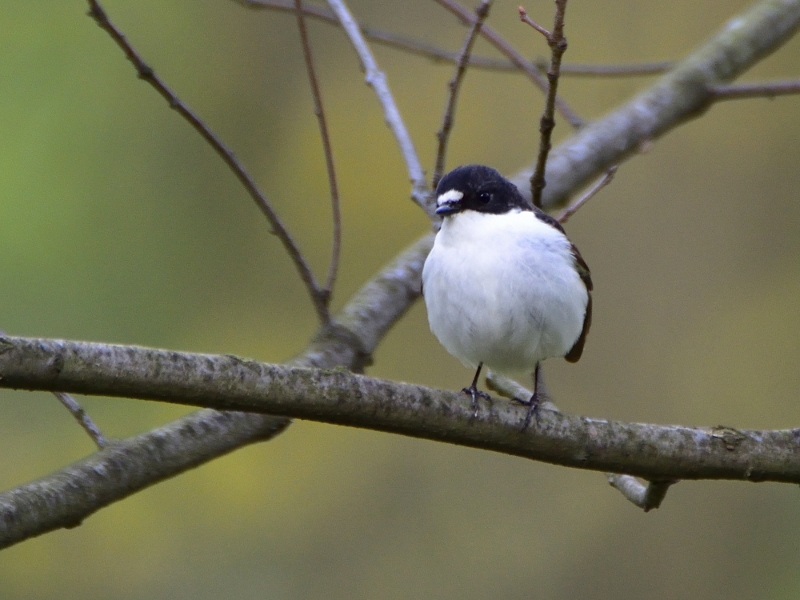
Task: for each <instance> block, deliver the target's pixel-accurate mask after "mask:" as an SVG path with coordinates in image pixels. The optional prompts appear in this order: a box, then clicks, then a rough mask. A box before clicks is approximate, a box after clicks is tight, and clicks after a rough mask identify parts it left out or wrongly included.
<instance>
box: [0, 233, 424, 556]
mask: <svg viewBox="0 0 800 600" xmlns="http://www.w3.org/2000/svg"><path fill="white" fill-rule="evenodd" d="M432 243H433V236H432V235H426V236H424V237H423V238H421V239H420V240H419V241H418V242H416V243H415V244H414V245H412V246H411V247H410V248H409V249H408V250H406V251H405V252H403V253H402V254H401V255H400V256H399V257H398V258H397V259H396V260H395V261H394V262H392V263H391V264H389V265H388V266H387V267H386V268H385V269H384V270H383V271H381V272H380V273H378V274H377V275H376V276H375V277H374V278H373V279H372V280H370V281H369V282H368V283H367V284H366V285H365V286H364V287H362V288H361V290H360V291H359V292H358V293H357V294H356V295H355V296H354V297H353V298H352V299H351V301H350V302H349V303H348V305H347V306H346V307H345V308H344V310H343V311H342V312H341V313H340V314H339V315H337V319H336V325H333V326H329V327H325V328H323V329H322V330H321V332H320V333H319V334H318V335H317V337H316V339H315V340H314V341H313V342H312V343H311V344H310V345H309V347H308V348H307V349H306V350H305V352H304V353H303V354H302V355H301V356H299V357H298V358H296V359H295V360H294V361H292V362H293V364H295V365H300V366H314V367H323V368H325V367H327V368H332V367H336V366H345V367H347V368H350V369H353V370H361V369H363V367H364V365H365V364H368V363H369V361H370V355H371V353H372V352H373V351H374V350H375V347H376V346H377V344H378V342H379V341H380V340H381V339H382V338H383V336H384V335H385V334H386V332H387V331H388V330H389V328H390V327H391V326H392V325H394V323H395V322H396V321H397V320H398V319H399V318H400V317H401V316H403V314H404V313H405V311H406V310H407V309H408V307H409V306H410V305H411V304H412V303H413V301H414V300H415V299H416V298H417V297H419V289H420V273H421V272H422V264H423V263H424V261H425V257H426V256H427V254H428V252H429V251H430V248H431V244H432ZM0 336H1V334H0ZM2 376H3V375H2V369H0V383H2ZM289 423H290V420H289V419H287V418H285V417H272V416H264V415H257V414H244V413H219V412H217V411H214V410H201V411H197V412H195V413H192V414H190V415H187V416H185V417H182V418H180V419H177V420H175V421H173V422H172V423H169V424H168V425H166V426H164V427H160V428H158V429H155V430H153V431H150V432H148V433H146V434H143V435H140V436H136V437H133V438H128V439H125V440H121V441H115V442H114V443H112V444H111V445H110V446H109V447H108V448H106V449H104V450H103V451H101V452H97V453H95V454H93V455H91V456H89V457H88V458H86V459H83V460H81V461H78V462H77V463H75V464H73V465H71V466H68V467H65V468H64V469H61V470H59V471H56V472H55V473H51V474H50V475H47V476H45V477H42V478H40V479H38V480H36V481H33V482H31V483H28V484H25V485H22V486H19V487H18V488H16V489H14V490H10V491H8V492H4V493H2V494H0V548H3V547H6V546H10V545H12V544H15V543H17V542H20V541H22V540H25V539H27V538H30V537H33V536H36V535H40V534H42V533H46V532H48V531H52V530H53V529H58V528H60V527H71V526H75V525H77V524H79V523H80V521H81V520H83V519H85V518H86V517H88V516H90V515H91V514H92V513H94V512H96V511H98V510H100V509H101V508H103V507H104V506H107V505H109V504H111V503H112V502H115V501H117V500H121V499H123V498H125V497H127V496H130V495H131V494H133V493H135V492H137V491H139V490H141V489H143V488H145V487H148V486H150V485H152V484H154V483H157V482H159V481H162V480H164V479H167V478H169V477H173V476H175V475H177V474H179V473H182V472H184V471H186V470H188V469H191V468H193V467H196V466H198V465H200V464H202V463H204V462H208V461H210V460H212V459H214V458H217V457H219V456H222V455H223V454H226V453H228V452H231V451H232V450H235V449H236V448H240V447H242V446H246V445H248V444H252V443H254V442H259V441H263V440H266V439H270V438H272V437H273V436H274V435H275V434H277V433H280V432H281V431H283V429H284V428H285V427H286V426H287V425H288V424H289ZM106 474H108V476H107V475H106Z"/></svg>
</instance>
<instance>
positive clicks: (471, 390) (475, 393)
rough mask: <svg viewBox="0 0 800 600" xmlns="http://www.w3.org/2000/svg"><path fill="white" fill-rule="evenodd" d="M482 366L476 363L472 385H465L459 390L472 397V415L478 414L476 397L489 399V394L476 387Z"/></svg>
mask: <svg viewBox="0 0 800 600" xmlns="http://www.w3.org/2000/svg"><path fill="white" fill-rule="evenodd" d="M482 368H483V363H480V364H478V369H477V370H476V371H475V377H473V378H472V385H471V386H469V387H465V388H464V389H462V390H461V393H462V394H469V395H470V396H471V397H472V413H473V414H472V416H473V417H477V416H478V398H483V399H484V400H490V397H489V394H487V393H486V392H482V391H480V390H479V389H478V378H479V377H480V376H481V369H482Z"/></svg>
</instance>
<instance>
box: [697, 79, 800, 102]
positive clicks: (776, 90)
mask: <svg viewBox="0 0 800 600" xmlns="http://www.w3.org/2000/svg"><path fill="white" fill-rule="evenodd" d="M710 91H711V93H712V94H713V98H712V99H713V100H714V101H715V102H719V101H720V100H741V99H743V98H774V97H775V96H788V95H790V94H800V79H791V80H789V81H772V82H769V83H737V84H731V85H715V86H712V87H711V88H710Z"/></svg>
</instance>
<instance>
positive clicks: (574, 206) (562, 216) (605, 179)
mask: <svg viewBox="0 0 800 600" xmlns="http://www.w3.org/2000/svg"><path fill="white" fill-rule="evenodd" d="M617 168H618V167H617V165H614V166H612V167H609V168H608V169H607V170H606V172H605V173H603V175H602V177H600V178H599V179H598V180H597V181H595V182H594V183H593V184H592V186H591V187H590V188H589V189H588V190H586V192H585V193H583V194H581V196H580V197H579V198H577V199H575V200H573V201H572V202H571V203H570V204H569V206H567V207H566V208H565V209H564V210H562V211H561V212H560V213H559V214H558V215H557V216H556V221H558V222H559V223H561V224H562V225H563V224H564V223H566V222H567V221H568V220H569V218H570V217H571V216H572V215H574V214H575V213H576V212H578V209H579V208H580V207H581V206H583V205H584V204H586V203H587V202H588V201H589V200H591V199H592V198H593V197H594V196H595V195H596V194H597V192H599V191H600V190H602V189H603V188H604V187H606V186H607V185H608V184H609V183H611V180H612V179H614V175H616V173H617Z"/></svg>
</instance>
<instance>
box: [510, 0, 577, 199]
mask: <svg viewBox="0 0 800 600" xmlns="http://www.w3.org/2000/svg"><path fill="white" fill-rule="evenodd" d="M566 10H567V0H556V14H555V17H554V18H553V31H552V33H551V32H550V31H547V29H545V28H544V27H541V26H540V25H538V24H537V23H535V22H534V21H533V20H532V19H531V18H530V17H528V13H526V12H525V9H524V8H522V7H521V6H520V7H519V16H520V20H522V22H523V23H527V24H528V25H530V26H531V27H533V28H534V29H535V30H536V31H538V32H539V33H541V34H542V35H543V36H544V37H545V39H546V40H547V45H548V46H550V52H551V58H550V68H549V69H548V71H547V82H548V86H547V99H546V100H545V106H544V112H542V117H541V119H540V120H539V154H538V156H537V157H536V168H535V169H534V171H533V175H531V197H532V199H533V205H534V206H536V207H537V208H541V207H542V190H543V189H544V186H545V185H547V182H546V181H545V173H544V172H545V167H546V166H547V156H548V155H549V154H550V148H552V143H551V138H552V134H553V128H554V127H555V126H556V121H555V107H556V97H557V94H558V78H559V75H560V74H561V57H562V56H564V52H566V51H567V38H565V37H564V13H565V12H566Z"/></svg>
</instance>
